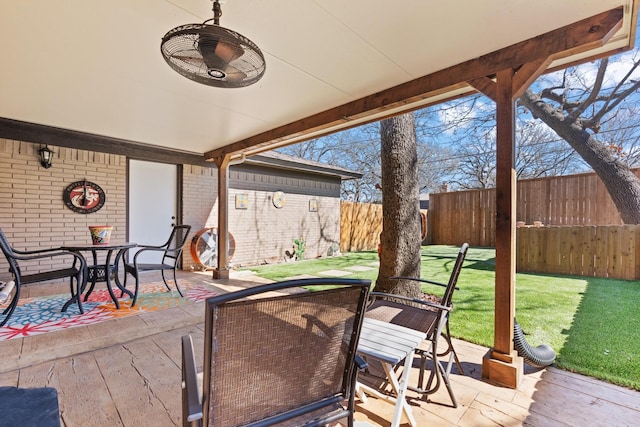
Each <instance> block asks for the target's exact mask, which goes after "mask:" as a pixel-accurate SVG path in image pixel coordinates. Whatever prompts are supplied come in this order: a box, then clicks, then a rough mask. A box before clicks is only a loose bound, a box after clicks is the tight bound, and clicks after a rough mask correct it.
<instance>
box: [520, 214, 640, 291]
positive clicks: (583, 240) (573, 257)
mask: <svg viewBox="0 0 640 427" xmlns="http://www.w3.org/2000/svg"><path fill="white" fill-rule="evenodd" d="M639 246H640V226H638V225H610V226H600V225H583V226H551V227H518V228H516V269H517V271H519V272H536V273H550V274H569V275H576V276H587V277H607V278H617V279H638V278H640V247H639Z"/></svg>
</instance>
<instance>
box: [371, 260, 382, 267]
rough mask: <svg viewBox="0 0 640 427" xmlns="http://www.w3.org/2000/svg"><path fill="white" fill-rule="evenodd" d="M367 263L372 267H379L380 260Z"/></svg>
mask: <svg viewBox="0 0 640 427" xmlns="http://www.w3.org/2000/svg"><path fill="white" fill-rule="evenodd" d="M369 265H372V266H374V267H380V261H374V262H372V263H370V264H369Z"/></svg>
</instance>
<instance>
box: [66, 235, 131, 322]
mask: <svg viewBox="0 0 640 427" xmlns="http://www.w3.org/2000/svg"><path fill="white" fill-rule="evenodd" d="M136 246H138V244H137V243H133V242H126V243H107V244H103V245H93V244H78V245H75V244H70V245H65V246H63V247H62V249H65V250H68V251H72V252H76V253H78V254H81V255H82V253H83V252H91V256H92V258H91V260H87V270H88V271H87V281H86V283H89V282H91V286H90V287H89V290H88V291H87V293H86V294H85V295H84V300H85V301H87V299H88V298H89V295H91V293H92V292H93V288H94V287H95V286H96V282H105V283H106V284H107V291H109V295H110V296H111V299H112V300H113V303H114V304H115V306H116V308H118V309H119V308H120V303H119V302H118V298H117V297H116V295H115V293H114V292H113V287H112V285H111V276H113V281H114V283H115V284H116V286H117V288H118V289H119V290H120V291H121V294H120V295H122V293H125V294H127V295H129V297H130V298H131V299H133V297H134V295H133V292H131V291H130V290H128V289H127V288H125V287H124V286H123V285H122V283H121V282H120V279H119V278H118V267H119V263H120V261H121V260H122V257H123V256H124V254H125V252H126V251H127V250H128V249H131V248H135V247H136ZM98 252H106V253H107V254H106V257H105V259H104V262H102V261H100V262H99V261H98ZM114 252H116V255H115V257H114V258H113V262H112V257H113V253H114ZM85 259H87V257H85ZM90 261H93V262H90ZM85 286H86V284H85ZM83 292H84V288H83V289H82V290H81V292H79V294H80V295H81V294H82V293H83ZM74 302H76V296H74V297H72V298H71V299H69V301H67V302H66V303H65V304H64V306H63V307H62V311H65V310H66V309H67V307H69V305H71V304H73V303H74Z"/></svg>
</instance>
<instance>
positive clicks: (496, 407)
mask: <svg viewBox="0 0 640 427" xmlns="http://www.w3.org/2000/svg"><path fill="white" fill-rule="evenodd" d="M180 276H181V278H183V279H184V280H188V281H189V282H191V283H196V284H206V285H207V286H211V287H213V288H214V289H216V290H217V291H219V292H229V291H233V290H235V289H240V288H244V287H247V286H254V285H255V284H256V283H259V282H262V283H265V282H266V281H265V280H263V279H259V278H256V277H254V276H246V275H238V276H232V277H233V279H232V280H229V281H228V282H222V281H214V280H212V279H211V278H210V274H209V273H187V272H183V273H181V275H180ZM157 278H158V277H155V276H154V273H151V274H150V275H149V276H145V279H147V280H150V281H151V280H156V279H157ZM61 289H62V292H64V291H66V286H64V287H63V288H61ZM25 291H26V292H24V294H28V293H31V294H32V295H35V294H43V293H45V292H51V293H57V292H59V291H60V289H56V290H54V291H51V290H50V289H49V290H47V289H46V287H43V286H39V287H33V288H26V289H25ZM24 294H23V295H24ZM24 296H28V295H24ZM203 318H204V303H196V304H193V305H188V306H183V307H177V308H171V309H166V310H161V311H157V312H152V313H145V314H141V315H137V316H131V317H125V318H121V319H115V320H109V321H106V322H102V323H98V324H93V325H87V326H82V327H77V328H73V329H67V330H63V331H58V332H52V333H47V334H43V335H37V336H32V337H27V338H21V339H13V340H9V341H5V342H1V343H0V349H1V351H2V353H1V354H2V355H3V358H2V359H3V362H2V364H0V385H18V386H20V387H41V386H52V387H55V388H57V390H58V393H59V402H60V409H61V417H62V421H63V425H64V426H72V427H75V426H132V427H133V426H135V427H137V426H176V425H181V423H182V421H181V395H180V380H181V377H180V337H181V336H182V335H186V334H191V335H192V336H193V338H194V344H195V346H196V354H197V356H198V363H201V360H202V354H201V353H202V351H198V350H197V349H198V347H200V348H201V347H202V342H203V329H204V325H203ZM454 345H455V348H456V350H457V352H458V355H459V356H460V359H461V361H462V363H463V368H464V370H465V374H466V375H464V376H463V375H459V374H457V372H456V369H455V368H454V370H453V373H452V375H451V380H452V384H453V389H454V392H455V395H456V397H457V399H458V402H459V406H458V407H457V408H452V407H451V406H450V405H451V402H450V400H449V396H448V395H447V393H446V389H445V388H444V387H442V388H441V390H439V391H438V393H436V394H435V395H433V396H431V397H430V401H429V402H427V401H425V400H421V399H420V398H419V396H417V395H416V394H415V393H412V392H409V402H410V404H411V405H412V407H413V413H414V415H415V417H416V420H417V423H418V425H419V426H529V425H531V426H559V425H566V426H587V425H588V426H632V425H638V422H639V421H638V420H640V393H638V392H635V391H632V390H628V389H625V388H622V387H617V386H614V385H611V384H608V383H604V382H601V381H597V380H594V379H592V378H589V377H585V376H582V375H577V374H573V373H570V372H566V371H562V370H559V369H555V368H547V369H544V370H539V371H531V372H529V371H528V372H527V373H526V374H525V376H524V380H523V382H522V384H521V385H520V387H519V388H518V390H512V389H507V388H503V387H497V386H494V385H491V384H488V383H487V382H485V381H483V380H482V379H481V378H480V371H481V361H482V356H483V355H484V354H485V353H486V351H487V349H486V348H483V347H481V346H477V345H473V344H470V343H467V342H465V341H460V340H456V341H455V344H454ZM413 371H417V369H413ZM414 374H415V372H412V375H414ZM356 403H357V408H356V410H357V413H356V420H359V421H365V422H368V423H369V424H371V425H373V426H383V427H384V426H389V424H390V422H389V420H390V419H391V416H392V412H393V406H392V405H391V404H389V403H387V402H384V401H382V400H380V399H376V398H375V397H370V398H369V399H368V400H367V403H362V402H359V401H357V402H356ZM404 422H405V424H403V425H408V423H406V420H404ZM0 424H1V422H0Z"/></svg>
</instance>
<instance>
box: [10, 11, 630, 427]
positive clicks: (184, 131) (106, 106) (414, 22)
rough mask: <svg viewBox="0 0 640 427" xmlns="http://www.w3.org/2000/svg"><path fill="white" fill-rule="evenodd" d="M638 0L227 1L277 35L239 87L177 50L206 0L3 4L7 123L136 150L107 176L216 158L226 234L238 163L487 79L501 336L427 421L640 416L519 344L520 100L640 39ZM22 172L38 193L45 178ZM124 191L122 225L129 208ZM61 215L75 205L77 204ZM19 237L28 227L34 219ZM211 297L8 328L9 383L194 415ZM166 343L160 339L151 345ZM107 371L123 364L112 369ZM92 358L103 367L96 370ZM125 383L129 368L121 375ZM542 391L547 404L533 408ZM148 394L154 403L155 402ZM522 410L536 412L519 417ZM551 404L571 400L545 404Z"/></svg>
mask: <svg viewBox="0 0 640 427" xmlns="http://www.w3.org/2000/svg"><path fill="white" fill-rule="evenodd" d="M638 4H639V2H638V0H598V1H595V0H571V1H564V2H558V1H553V0H544V1H537V2H518V4H517V5H509V6H505V2H504V1H502V0H486V1H482V2H475V1H474V2H467V4H465V5H463V6H461V4H460V3H448V4H444V3H441V4H438V5H437V6H434V5H433V4H432V3H431V2H421V1H411V2H399V3H398V4H393V5H390V4H389V3H388V2H383V1H360V0H358V1H352V2H349V3H348V4H345V3H344V2H340V1H333V0H322V1H310V0H309V1H296V2H279V1H274V2H267V1H243V0H234V1H229V2H228V4H225V5H224V8H225V15H224V17H223V19H222V25H223V26H226V27H228V28H232V29H234V30H237V31H239V32H240V33H242V34H245V35H246V36H247V37H249V38H251V39H252V40H253V41H254V42H255V43H256V44H258V45H259V46H260V47H261V48H262V49H263V51H264V53H265V56H266V60H267V71H266V73H265V77H264V78H263V79H262V80H261V81H260V82H258V83H256V84H255V85H253V86H250V87H247V88H243V89H232V90H228V89H218V88H215V89H214V88H208V87H205V86H202V85H198V84H197V83H194V82H192V81H189V80H187V79H184V78H183V77H181V76H179V75H177V74H176V73H175V72H173V71H172V70H171V69H170V68H169V67H168V66H167V65H166V64H165V63H164V62H163V60H162V57H161V55H160V52H159V44H160V39H161V37H162V36H163V34H165V32H166V31H168V30H170V29H171V28H174V27H176V26H178V25H181V24H186V23H189V22H203V21H205V20H207V19H209V18H211V17H212V13H211V5H210V3H209V2H208V1H205V0H198V1H195V0H178V1H166V2H154V1H150V0H143V1H139V2H131V1H128V0H116V1H111V2H107V3H101V4H94V3H92V2H86V1H83V0H73V1H68V0H55V1H48V2H45V3H42V2H36V1H35V0H28V1H21V2H19V4H18V3H13V4H11V5H3V6H1V7H0V12H1V13H0V22H1V23H2V25H0V34H2V35H3V36H4V37H3V40H5V43H6V46H5V48H4V49H3V51H4V52H5V56H6V58H10V60H7V61H5V63H4V64H3V67H1V68H0V88H1V90H2V93H3V97H2V100H0V138H4V139H6V140H13V141H18V142H27V143H30V144H41V145H43V146H44V145H51V146H54V147H64V148H69V149H74V150H75V149H77V150H89V151H92V152H99V153H103V154H104V155H106V156H107V157H108V156H110V155H115V156H122V158H123V159H124V160H123V164H122V165H119V168H120V169H118V170H119V173H118V174H117V175H118V176H116V174H113V175H111V174H105V175H106V177H105V179H108V180H118V179H119V180H120V181H118V183H119V185H120V187H121V188H123V189H124V188H126V182H125V180H124V178H123V175H126V174H127V171H128V170H127V167H128V166H125V165H124V162H128V161H129V159H145V160H149V161H155V162H159V163H171V164H177V165H179V166H181V167H182V166H183V165H202V164H207V165H209V166H210V165H212V164H215V168H216V174H217V176H216V178H217V199H218V203H217V222H218V224H217V225H218V229H219V233H220V234H219V235H220V236H227V232H228V218H229V212H228V210H229V204H230V203H231V201H230V197H229V191H228V190H229V188H228V180H229V166H230V165H231V164H233V163H237V162H242V161H243V160H244V159H246V157H247V156H251V155H254V154H257V153H260V152H263V151H267V150H272V149H274V148H277V147H280V146H284V145H288V144H294V143H297V142H301V141H304V140H308V139H311V138H315V137H318V136H322V135H326V134H329V133H332V132H336V131H339V130H343V129H348V128H353V127H356V126H359V125H362V124H365V123H370V122H374V121H377V120H381V119H384V118H386V117H390V116H393V115H397V114H401V113H405V112H410V111H414V110H416V109H419V108H422V107H425V106H428V105H431V104H434V103H438V102H444V101H446V100H450V99H454V98H457V97H461V96H464V95H466V94H469V93H473V92H476V91H480V92H482V93H484V94H485V95H487V96H488V97H489V98H491V99H492V100H494V101H495V103H496V117H497V126H496V128H497V147H498V153H497V171H498V173H497V198H496V199H497V203H496V205H497V209H496V282H495V307H496V309H495V325H494V329H495V334H494V335H495V341H494V345H493V347H492V348H491V349H478V348H474V347H473V346H469V348H468V352H465V354H464V356H463V359H465V361H466V363H468V364H470V365H472V366H473V367H474V368H475V369H474V370H473V371H474V373H475V374H474V375H475V378H474V379H470V378H469V377H461V378H460V379H458V378H456V380H455V381H458V380H459V381H462V382H463V384H464V385H462V386H459V387H458V388H459V389H460V390H468V391H469V395H468V396H467V397H466V400H465V399H462V398H461V399H460V400H461V402H463V405H461V407H460V408H458V409H457V410H451V411H452V412H448V411H449V409H447V408H444V407H441V406H438V405H434V404H428V405H427V404H425V403H422V404H421V408H422V406H424V413H423V411H422V410H420V411H416V412H418V413H420V414H421V415H420V417H423V418H420V420H421V421H424V422H425V423H427V422H429V423H433V420H434V419H438V420H439V419H442V420H443V423H444V424H445V425H446V423H447V422H451V423H452V424H453V425H465V424H467V423H469V424H471V425H479V424H482V423H483V422H486V423H487V424H488V425H490V424H491V423H493V422H494V421H496V423H499V424H514V425H518V424H525V423H532V424H554V425H555V424H557V423H568V424H573V423H574V421H575V417H578V416H586V418H585V419H586V420H589V421H593V420H595V419H603V420H604V419H605V418H597V417H596V415H589V414H590V413H589V412H588V409H596V408H600V409H599V411H602V413H603V414H605V415H600V416H601V417H611V416H612V415H611V414H612V413H614V412H616V411H617V410H618V409H620V408H617V407H616V411H614V410H613V409H612V407H610V406H609V405H610V404H611V405H614V403H613V402H621V401H634V399H635V402H636V403H634V404H632V405H631V408H627V409H620V410H619V411H617V412H616V413H629V414H632V415H637V411H638V407H639V406H640V405H638V403H637V395H636V394H635V393H630V394H629V393H628V392H626V393H625V391H624V390H619V389H612V388H611V387H608V386H606V385H601V386H602V387H605V388H604V390H601V389H599V388H598V387H596V388H597V389H598V392H594V393H592V394H593V396H592V395H590V394H587V395H585V394H583V392H585V391H586V390H588V389H590V386H589V387H587V386H586V385H585V384H584V383H582V381H584V380H581V379H580V380H577V379H574V377H573V376H570V375H568V374H566V373H559V372H557V371H555V370H553V369H550V370H547V371H545V373H544V374H542V377H544V376H545V375H547V374H548V375H549V378H553V380H551V379H549V381H548V382H547V379H546V378H541V380H539V381H541V382H536V381H533V384H532V383H531V382H532V379H531V377H529V376H526V377H525V376H524V368H523V365H522V360H521V359H519V358H518V357H517V355H516V353H515V351H514V348H513V322H514V315H515V279H514V276H515V245H514V241H515V215H514V213H515V170H514V120H513V118H514V109H515V99H516V98H517V97H518V96H519V94H521V93H522V91H523V90H525V89H526V87H527V86H528V85H530V84H531V83H532V82H533V81H534V80H535V79H536V78H537V77H538V76H540V75H541V74H543V73H545V72H548V71H551V70H556V69H560V68H563V67H566V66H568V65H570V64H577V63H582V62H586V61H590V60H593V59H597V58H600V57H603V56H607V55H611V54H613V53H616V52H621V51H624V50H627V49H629V48H630V47H631V46H632V44H633V41H634V39H635V30H636V23H637V12H638ZM18 145H19V144H18ZM17 150H18V151H19V149H17ZM69 152H71V150H70V151H69ZM59 160H64V159H59ZM118 161H120V160H118ZM10 166H13V165H10ZM18 166H19V167H18V169H21V170H24V169H25V168H26V169H27V172H28V173H26V174H25V175H27V176H29V175H31V174H35V172H34V170H35V171H37V168H38V166H37V165H36V166H35V167H33V166H31V165H30V164H28V165H27V166H24V165H22V164H20V165H18ZM29 168H32V169H34V170H31V169H29ZM65 173H67V174H68V173H70V171H69V170H63V172H60V173H58V174H57V175H56V174H54V173H52V174H51V175H50V176H47V178H49V177H51V181H52V182H55V180H56V179H57V180H62V179H63V178H65V176H64V175H65ZM14 184H15V185H16V186H17V187H18V188H21V187H20V186H21V185H24V184H23V183H21V182H17V183H14ZM14 184H12V185H14ZM24 187H26V189H25V193H29V185H24ZM122 191H123V192H124V191H126V190H122ZM114 193H115V192H114ZM37 196H39V194H35V195H34V194H28V195H27V196H25V198H24V200H23V201H22V202H21V201H20V200H16V201H13V200H1V201H2V202H3V203H5V206H7V209H8V210H11V215H12V217H11V219H12V220H14V222H13V223H12V225H13V224H15V223H16V222H17V223H19V224H20V223H24V224H26V225H27V226H28V225H29V224H30V222H37V223H42V222H44V220H47V222H51V221H50V219H51V217H50V215H49V210H48V209H49V207H48V206H45V207H44V208H43V207H42V206H40V205H38V206H36V207H33V208H27V207H26V205H27V199H31V198H34V199H37V198H38V197H37ZM51 199H52V200H54V199H55V203H56V206H57V205H60V204H61V202H60V201H59V200H58V199H57V195H56V197H55V198H54V197H53V196H51ZM124 199H125V198H124V197H123V200H124ZM187 202H188V201H182V203H180V206H179V212H180V215H179V217H178V218H177V219H176V222H178V223H181V222H183V221H184V217H185V216H186V214H185V211H187V212H186V213H188V207H189V204H188V203H187ZM49 204H50V203H44V204H43V205H49ZM119 208H120V210H119V211H118V214H119V215H120V218H121V219H122V224H124V223H125V219H124V218H125V216H126V214H127V206H120V207H119ZM56 219H57V220H59V221H60V222H62V221H63V220H65V219H66V217H63V216H61V217H60V218H56ZM4 221H5V220H3V222H4ZM6 221H7V222H8V220H6ZM71 222H72V220H71ZM3 225H4V224H0V226H3ZM58 231H59V230H58ZM130 231H131V230H127V232H126V233H123V235H124V236H125V237H127V236H128V235H129V233H130ZM19 233H20V232H19V231H17V232H16V233H15V234H16V235H17V234H19ZM61 233H62V232H61ZM14 237H16V236H14ZM20 237H23V238H24V239H25V240H28V239H29V233H28V232H23V233H22V236H20ZM227 249H228V240H227V238H220V239H218V251H217V252H218V254H219V259H218V268H217V269H216V270H215V271H214V273H213V279H212V278H211V277H207V278H205V279H203V280H209V281H212V280H214V279H215V283H216V285H222V284H226V285H230V286H235V285H237V284H236V282H234V281H233V280H231V279H230V275H231V268H230V263H229V260H228V259H227V256H226V254H227ZM196 311H197V313H196ZM196 311H194V312H193V313H191V312H190V313H188V314H184V315H185V316H186V317H187V319H183V320H180V321H177V320H176V319H177V318H180V317H177V318H175V317H174V318H171V320H170V321H166V319H164V320H163V318H162V314H163V313H162V312H159V313H158V314H154V316H151V317H153V318H152V319H148V320H147V322H148V323H149V324H150V325H151V330H150V332H147V333H145V332H144V331H145V330H147V326H145V327H144V328H141V327H140V323H139V322H143V323H145V325H146V324H147V322H145V321H144V320H143V319H138V320H137V324H134V325H133V326H132V329H127V324H128V323H129V322H134V321H133V320H127V319H123V320H121V321H118V325H117V326H115V325H109V326H103V327H106V328H108V330H107V331H106V332H105V331H103V332H102V333H101V334H99V335H97V336H96V338H93V339H92V340H90V342H91V343H92V344H91V345H92V346H95V347H90V348H88V347H83V346H82V345H80V344H78V342H77V341H75V338H74V335H76V334H79V333H80V331H75V332H71V331H70V332H69V336H66V335H65V336H58V337H56V340H55V342H51V341H49V342H45V341H46V339H45V338H42V339H41V340H39V339H38V338H37V337H33V338H29V339H24V340H23V341H16V342H14V343H12V342H7V343H2V348H3V354H7V355H8V354H15V355H17V360H18V361H20V360H22V361H23V363H25V365H24V366H25V367H24V368H20V366H19V365H12V364H11V363H12V362H7V363H5V365H4V366H5V367H4V369H5V370H4V371H3V373H2V376H3V382H4V383H6V384H11V383H14V384H19V385H20V386H23V387H28V386H30V385H42V384H43V383H44V382H50V383H51V384H52V385H55V386H56V387H57V388H58V389H59V390H61V391H62V393H63V396H62V398H61V404H62V407H63V412H66V415H65V416H66V417H68V418H67V419H68V420H69V421H68V424H69V425H82V424H83V421H82V420H85V419H86V418H87V417H92V418H95V419H96V420H97V419H98V417H100V416H104V418H102V419H101V420H100V421H101V422H97V424H98V425H103V424H107V425H108V424H111V423H112V422H115V423H116V424H118V423H122V424H123V425H138V424H139V423H137V421H140V424H147V423H148V421H149V420H151V419H156V418H155V417H160V418H157V419H158V423H157V424H158V425H164V424H165V422H166V424H167V425H171V424H177V423H178V418H179V415H178V408H179V403H178V402H177V401H176V396H177V394H176V390H175V386H176V381H177V378H178V371H179V369H178V362H177V360H178V359H177V357H178V344H177V343H178V341H177V339H178V337H179V335H182V334H183V333H184V332H185V331H194V332H195V331H201V327H200V326H199V325H200V324H199V322H200V321H201V317H202V310H196ZM176 328H177V329H176ZM180 328H182V329H180ZM122 331H128V332H122ZM84 333H85V334H86V333H87V332H86V331H85V332H84ZM82 339H83V338H80V340H82ZM114 340H115V341H114ZM121 340H124V341H122V342H120V341H121ZM124 343H126V344H124ZM150 346H151V347H153V346H156V347H157V349H154V351H151V350H149V347H150ZM54 349H55V351H54ZM156 350H158V351H156ZM461 352H462V351H461ZM51 355H55V356H56V359H54V360H59V361H57V362H55V363H54V364H53V368H52V363H51V360H49V361H45V360H42V359H40V358H41V357H45V356H46V357H50V356H51ZM58 357H60V359H58ZM145 360H147V362H144V361H145ZM28 361H30V362H28ZM123 361H124V362H123ZM45 362H46V363H45ZM101 365H102V366H101ZM103 366H104V368H103ZM58 369H60V371H59V372H57V370H58ZM102 369H105V370H107V369H109V370H112V371H110V374H109V375H104V373H101V371H102ZM90 372H91V373H92V374H91V375H95V377H91V376H89V377H88V376H86V375H85V374H87V373H90ZM170 372H171V373H172V374H169V373H170ZM174 374H175V375H174ZM480 376H483V377H484V378H487V379H489V380H490V381H491V382H493V383H499V384H503V385H505V386H507V387H509V389H505V388H493V387H491V388H489V389H490V390H496V391H497V395H494V394H493V391H492V392H483V391H482V390H485V391H486V387H488V386H487V385H486V383H485V382H484V381H480V380H478V378H479V377H480ZM565 377H568V378H570V379H565ZM132 378H136V379H137V381H138V382H137V383H134V381H133V380H132ZM560 379H563V380H560ZM65 381H68V383H67V384H65ZM93 381H96V382H93ZM107 381H115V383H113V384H111V386H110V387H109V386H108V384H107ZM587 383H589V384H591V383H592V382H590V381H587ZM154 384H155V385H154ZM567 384H577V385H575V386H571V387H569V386H568V385H567ZM156 386H157V387H156ZM556 386H558V387H564V392H562V393H557V391H556V392H554V391H553V390H554V389H555V387H556ZM513 389H516V390H513ZM87 390H92V392H93V393H87ZM473 390H477V391H473ZM612 390H614V391H612ZM546 392H549V394H548V395H547V394H545V393H546ZM463 393H466V392H461V395H462V394H463ZM540 393H542V394H540ZM163 394H164V396H162V397H161V395H163ZM596 395H597V396H599V397H598V398H596V397H595V396H596ZM605 395H606V396H611V395H613V396H615V397H614V398H611V399H610V401H609V400H604V399H602V396H605ZM573 396H581V397H580V398H579V399H578V400H579V401H580V402H582V403H583V404H581V403H579V402H578V403H576V402H572V401H571V398H572V397H573ZM619 396H622V397H624V398H620V399H618V398H617V397H619ZM629 396H631V397H629ZM91 399H94V400H93V401H92V400H91ZM372 401H373V399H372ZM552 402H554V403H556V405H555V406H553V404H552ZM594 402H595V403H594ZM609 402H611V403H609ZM97 403H100V405H98V404H97ZM141 403H143V404H141ZM102 404H104V405H102ZM512 405H513V406H512ZM96 407H105V408H110V409H106V411H107V412H105V413H104V414H99V413H94V411H95V408H96ZM536 407H541V408H542V410H541V411H539V412H538V411H534V412H533V413H529V411H531V410H532V408H536ZM573 407H578V408H580V409H579V410H576V411H573V409H571V408H573ZM434 408H437V410H436V409H434ZM505 408H508V409H505ZM361 409H365V408H361ZM462 409H465V410H464V411H462ZM432 410H433V413H430V411H432ZM145 411H150V412H149V413H148V414H147V416H146V417H144V415H143V414H145ZM459 411H462V412H459ZM512 411H513V413H518V414H520V415H518V416H517V417H513V415H510V414H512ZM633 411H635V412H636V413H634V412H633ZM371 412H372V413H377V410H376V411H373V410H372V411H371ZM365 413H367V412H366V411H362V412H361V415H362V414H365ZM550 413H553V414H554V415H553V417H550V418H547V417H548V416H549V414H550ZM151 414H153V415H151ZM156 414H157V415H156ZM160 414H161V415H160ZM456 414H457V415H456ZM585 414H586V415H585ZM493 415H495V417H497V420H493V419H492V417H493ZM567 415H568V416H570V417H569V418H563V417H565V416H567ZM476 416H477V417H484V416H486V419H485V418H480V419H479V418H474V417H476ZM80 417H84V418H80ZM138 417H140V418H138ZM467 417H471V418H467ZM501 417H506V418H504V419H500V418H501ZM531 417H533V418H531ZM536 417H541V418H539V419H538V418H536ZM554 417H555V418H554ZM383 418H384V417H383ZM607 419H608V418H607ZM629 419H631V418H629ZM79 420H80V421H79ZM114 420H119V421H114ZM142 420H144V422H143V421H142ZM373 420H374V421H376V419H375V418H374V419H373ZM378 420H379V421H380V423H382V424H383V423H384V422H383V421H381V420H380V419H378ZM528 420H529V421H528ZM534 420H535V422H534ZM538 420H539V421H540V422H538ZM102 421H104V422H102ZM78 423H79V424H78ZM621 423H622V424H625V423H627V422H626V421H622V422H621ZM628 423H631V422H630V421H629V422H628Z"/></svg>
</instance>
